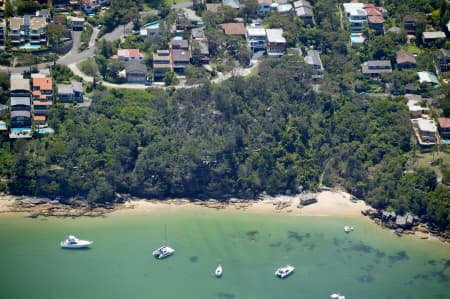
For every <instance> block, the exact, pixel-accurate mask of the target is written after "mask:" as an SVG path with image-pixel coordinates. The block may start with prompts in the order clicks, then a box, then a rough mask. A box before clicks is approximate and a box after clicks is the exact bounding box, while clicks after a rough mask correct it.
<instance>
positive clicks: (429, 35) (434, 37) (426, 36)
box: [423, 31, 446, 39]
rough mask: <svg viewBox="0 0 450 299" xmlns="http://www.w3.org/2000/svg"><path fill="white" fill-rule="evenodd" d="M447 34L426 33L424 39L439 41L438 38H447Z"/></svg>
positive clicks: (439, 32) (440, 32)
mask: <svg viewBox="0 0 450 299" xmlns="http://www.w3.org/2000/svg"><path fill="white" fill-rule="evenodd" d="M445 37H446V36H445V33H444V32H442V31H433V32H424V33H423V38H424V39H438V38H445Z"/></svg>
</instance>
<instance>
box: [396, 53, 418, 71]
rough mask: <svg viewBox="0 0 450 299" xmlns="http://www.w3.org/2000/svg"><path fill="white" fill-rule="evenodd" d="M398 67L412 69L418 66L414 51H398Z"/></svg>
mask: <svg viewBox="0 0 450 299" xmlns="http://www.w3.org/2000/svg"><path fill="white" fill-rule="evenodd" d="M396 62H397V67H398V68H399V69H400V70H402V69H410V68H415V67H416V58H415V57H414V55H413V54H412V53H409V52H404V51H398V52H397V58H396Z"/></svg>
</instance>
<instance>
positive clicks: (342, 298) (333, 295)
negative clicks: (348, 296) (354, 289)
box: [330, 294, 345, 299]
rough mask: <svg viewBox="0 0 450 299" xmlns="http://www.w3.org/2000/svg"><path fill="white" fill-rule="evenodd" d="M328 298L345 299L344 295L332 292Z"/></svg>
mask: <svg viewBox="0 0 450 299" xmlns="http://www.w3.org/2000/svg"><path fill="white" fill-rule="evenodd" d="M330 299H345V296H342V295H339V294H332V295H331V296H330Z"/></svg>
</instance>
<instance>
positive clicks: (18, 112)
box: [11, 111, 31, 118]
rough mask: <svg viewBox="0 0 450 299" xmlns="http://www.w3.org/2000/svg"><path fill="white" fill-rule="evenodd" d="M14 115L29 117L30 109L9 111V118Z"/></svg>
mask: <svg viewBox="0 0 450 299" xmlns="http://www.w3.org/2000/svg"><path fill="white" fill-rule="evenodd" d="M14 117H31V112H30V111H11V118H14Z"/></svg>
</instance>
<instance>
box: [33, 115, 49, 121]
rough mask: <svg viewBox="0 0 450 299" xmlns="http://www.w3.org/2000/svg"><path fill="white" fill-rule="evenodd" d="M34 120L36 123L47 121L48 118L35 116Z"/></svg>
mask: <svg viewBox="0 0 450 299" xmlns="http://www.w3.org/2000/svg"><path fill="white" fill-rule="evenodd" d="M33 119H34V120H35V121H45V120H46V119H47V117H46V116H45V115H34V116H33Z"/></svg>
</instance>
